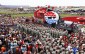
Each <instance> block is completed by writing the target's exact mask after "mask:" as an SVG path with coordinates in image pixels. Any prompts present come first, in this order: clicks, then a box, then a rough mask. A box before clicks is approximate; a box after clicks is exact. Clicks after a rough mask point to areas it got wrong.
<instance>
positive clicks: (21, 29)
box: [0, 18, 85, 54]
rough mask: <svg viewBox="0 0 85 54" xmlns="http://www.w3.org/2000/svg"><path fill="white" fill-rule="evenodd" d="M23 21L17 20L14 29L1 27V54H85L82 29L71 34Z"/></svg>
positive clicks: (84, 37)
mask: <svg viewBox="0 0 85 54" xmlns="http://www.w3.org/2000/svg"><path fill="white" fill-rule="evenodd" d="M18 20H19V21H18ZM23 20H24V19H23V18H22V20H21V19H17V20H16V21H18V22H17V23H16V25H14V26H12V27H7V26H0V54H85V36H84V35H83V33H82V32H81V31H80V29H79V31H77V32H72V33H70V34H69V33H68V31H67V30H65V29H57V28H52V27H45V26H44V25H40V24H36V23H32V22H31V23H30V22H29V23H25V22H22V21H23ZM7 21H8V20H7ZM10 21H11V20H10ZM14 23H15V21H14Z"/></svg>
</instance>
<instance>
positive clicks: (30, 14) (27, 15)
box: [11, 13, 33, 17]
mask: <svg viewBox="0 0 85 54" xmlns="http://www.w3.org/2000/svg"><path fill="white" fill-rule="evenodd" d="M11 16H12V17H21V16H25V17H32V16H33V13H27V14H24V13H22V14H12V15H11Z"/></svg>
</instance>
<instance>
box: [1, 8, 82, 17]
mask: <svg viewBox="0 0 85 54" xmlns="http://www.w3.org/2000/svg"><path fill="white" fill-rule="evenodd" d="M0 14H11V16H12V17H13V18H16V17H21V16H25V17H32V16H33V13H19V12H17V11H9V10H3V9H2V10H1V9H0ZM60 16H61V18H63V17H68V16H80V15H77V14H73V15H72V14H60Z"/></svg>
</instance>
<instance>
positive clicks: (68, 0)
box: [0, 0, 85, 7]
mask: <svg viewBox="0 0 85 54" xmlns="http://www.w3.org/2000/svg"><path fill="white" fill-rule="evenodd" d="M0 4H2V5H29V6H33V7H35V6H46V5H50V6H85V0H0Z"/></svg>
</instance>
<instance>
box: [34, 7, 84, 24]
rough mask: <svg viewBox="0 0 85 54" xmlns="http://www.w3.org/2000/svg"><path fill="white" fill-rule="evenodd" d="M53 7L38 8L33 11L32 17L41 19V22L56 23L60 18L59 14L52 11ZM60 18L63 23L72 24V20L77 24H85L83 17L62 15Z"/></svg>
mask: <svg viewBox="0 0 85 54" xmlns="http://www.w3.org/2000/svg"><path fill="white" fill-rule="evenodd" d="M53 9H54V7H52V8H50V6H48V7H41V8H38V10H36V11H35V12H34V19H35V20H42V21H43V23H44V22H47V23H48V24H52V23H56V24H57V23H58V20H60V19H59V15H58V13H56V12H54V11H53ZM61 20H63V21H64V23H65V24H72V23H73V22H74V23H77V24H85V17H64V18H61Z"/></svg>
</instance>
